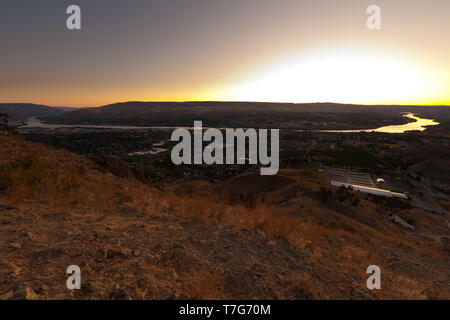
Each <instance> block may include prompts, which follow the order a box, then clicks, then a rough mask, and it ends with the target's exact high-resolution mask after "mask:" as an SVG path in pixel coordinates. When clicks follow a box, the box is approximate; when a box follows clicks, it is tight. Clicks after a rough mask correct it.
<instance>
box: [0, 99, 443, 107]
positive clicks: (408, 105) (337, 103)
mask: <svg viewBox="0 0 450 320" xmlns="http://www.w3.org/2000/svg"><path fill="white" fill-rule="evenodd" d="M208 102H211V103H213V102H214V103H217V102H219V103H220V102H223V103H267V104H294V105H308V104H335V105H345V106H356V107H358V106H361V107H450V102H449V103H448V104H387V103H383V104H377V103H374V104H366V103H345V102H331V101H317V102H290V101H277V102H274V101H251V100H178V101H177V100H153V101H145V100H127V101H117V102H112V103H108V104H104V105H97V106H84V107H79V106H68V105H49V104H41V103H35V102H0V105H2V104H31V105H36V106H43V107H49V108H74V109H87V108H102V107H107V106H111V105H115V104H125V103H208Z"/></svg>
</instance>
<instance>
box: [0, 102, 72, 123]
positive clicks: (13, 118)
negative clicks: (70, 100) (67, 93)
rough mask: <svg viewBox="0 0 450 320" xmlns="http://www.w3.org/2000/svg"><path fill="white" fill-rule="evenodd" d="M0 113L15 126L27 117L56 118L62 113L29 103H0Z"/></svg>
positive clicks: (58, 110)
mask: <svg viewBox="0 0 450 320" xmlns="http://www.w3.org/2000/svg"><path fill="white" fill-rule="evenodd" d="M0 113H7V114H8V118H9V119H8V120H9V122H10V123H11V124H17V123H20V122H23V121H25V120H26V119H27V118H29V117H58V116H61V115H62V114H63V113H64V111H62V110H60V109H58V108H52V107H47V106H42V105H37V104H31V103H0Z"/></svg>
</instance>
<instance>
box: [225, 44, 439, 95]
mask: <svg viewBox="0 0 450 320" xmlns="http://www.w3.org/2000/svg"><path fill="white" fill-rule="evenodd" d="M260 70H261V69H260ZM262 70H263V71H262V72H256V73H252V75H251V76H247V77H245V80H244V81H239V85H237V86H234V87H233V88H232V89H231V90H229V91H228V92H227V94H226V95H227V98H228V99H230V100H246V101H280V102H342V103H408V102H416V103H417V102H422V101H423V102H425V101H426V100H427V98H428V97H430V96H432V94H433V92H432V91H433V90H434V89H433V88H435V87H434V86H433V83H432V81H431V79H432V78H431V77H430V76H428V75H427V74H426V73H425V72H424V71H423V70H424V68H419V67H417V66H416V65H415V64H414V63H412V62H408V61H406V60H405V59H402V58H399V57H394V56H388V55H386V54H384V53H378V52H377V53H373V52H362V51H359V52H358V51H355V50H352V51H351V53H350V52H349V51H345V50H335V51H329V50H328V51H327V53H326V54H317V53H311V54H304V55H300V56H296V57H293V58H288V59H285V62H284V63H281V64H277V65H275V66H270V67H267V68H262Z"/></svg>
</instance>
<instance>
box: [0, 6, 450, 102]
mask: <svg viewBox="0 0 450 320" xmlns="http://www.w3.org/2000/svg"><path fill="white" fill-rule="evenodd" d="M72 4H76V5H78V6H79V7H80V8H81V30H68V29H67V27H66V19H67V18H68V16H69V15H68V14H67V13H66V9H67V7H68V6H69V5H72ZM373 4H375V5H377V6H379V7H380V9H381V29H379V30H369V29H368V28H367V25H366V21H367V18H368V17H369V14H368V13H367V12H366V9H367V7H368V6H369V5H373ZM138 100H139V101H200V100H202V101H205V100H224V101H225V100H226V101H277V102H339V103H357V104H420V105H437V104H446V105H450V1H449V0H428V1H424V0H370V1H366V0H353V1H349V0H333V1H329V0H309V1H301V0H127V1H123V0H95V1H92V0H70V1H66V0H40V1H32V0H28V1H25V0H1V1H0V102H28V103H38V104H45V105H51V106H72V107H93V106H101V105H106V104H109V103H114V102H119V101H138Z"/></svg>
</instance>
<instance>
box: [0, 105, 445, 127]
mask: <svg viewBox="0 0 450 320" xmlns="http://www.w3.org/2000/svg"><path fill="white" fill-rule="evenodd" d="M0 112H6V113H8V114H9V118H10V122H19V123H20V122H23V121H25V120H26V119H27V118H29V117H37V118H39V119H41V120H43V121H44V122H48V123H55V124H73V125H76V124H84V125H132V126H192V125H193V122H194V121H196V120H202V121H203V122H204V125H205V126H211V127H265V128H282V129H283V128H286V129H306V130H309V129H312V130H316V129H330V130H340V129H370V128H375V127H378V126H380V125H383V126H384V125H395V124H403V123H406V122H407V121H408V120H406V119H405V118H404V117H402V114H403V113H407V112H414V113H418V114H420V115H421V116H422V117H431V118H436V117H439V118H440V120H442V119H450V107H448V106H433V107H428V106H399V105H391V106H390V105H354V104H338V103H301V104H298V103H274V102H224V101H188V102H142V101H129V102H119V103H113V104H109V105H105V106H101V107H96V108H82V109H77V108H69V107H48V106H43V105H36V104H21V103H3V104H0Z"/></svg>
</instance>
